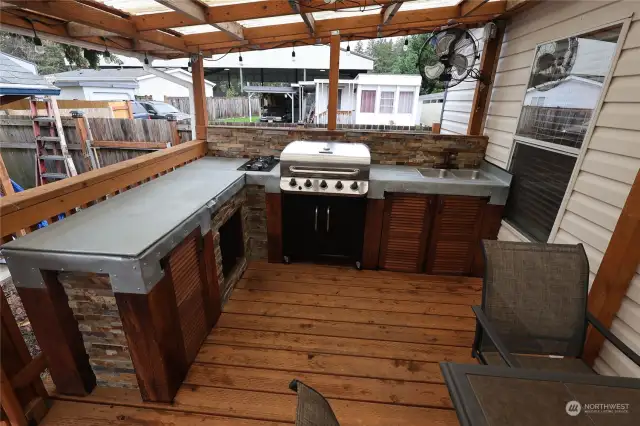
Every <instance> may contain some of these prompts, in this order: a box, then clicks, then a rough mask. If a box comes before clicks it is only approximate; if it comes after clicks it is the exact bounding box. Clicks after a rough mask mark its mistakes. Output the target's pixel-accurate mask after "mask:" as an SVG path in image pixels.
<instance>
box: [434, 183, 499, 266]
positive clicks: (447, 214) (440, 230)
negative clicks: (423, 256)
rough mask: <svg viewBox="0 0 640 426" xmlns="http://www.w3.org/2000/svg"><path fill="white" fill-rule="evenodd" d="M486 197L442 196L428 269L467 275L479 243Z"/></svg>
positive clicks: (435, 223)
mask: <svg viewBox="0 0 640 426" xmlns="http://www.w3.org/2000/svg"><path fill="white" fill-rule="evenodd" d="M486 204H487V199H486V198H480V197H465V196H453V195H441V196H439V197H438V201H437V212H436V214H435V219H434V221H433V229H432V231H431V242H430V244H429V251H428V254H427V268H426V272H427V273H428V274H433V275H468V274H470V273H471V268H472V264H473V257H474V254H475V252H476V247H477V244H478V243H479V237H480V229H481V227H482V212H483V209H484V206H485V205H486Z"/></svg>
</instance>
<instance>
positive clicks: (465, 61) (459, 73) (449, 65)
mask: <svg viewBox="0 0 640 426" xmlns="http://www.w3.org/2000/svg"><path fill="white" fill-rule="evenodd" d="M478 59H479V56H478V45H477V42H476V39H475V38H474V37H473V35H472V34H471V33H470V32H469V31H467V30H465V29H462V28H449V29H446V30H441V31H438V32H434V33H433V34H431V36H429V38H428V39H427V41H425V43H424V44H423V45H422V48H421V49H420V54H419V55H418V69H419V70H420V74H421V75H422V87H423V89H424V90H425V91H426V92H427V93H431V92H432V91H433V90H434V89H435V88H436V87H439V88H442V89H447V88H449V87H453V86H455V85H457V84H460V83H461V82H462V81H463V80H464V79H466V78H467V77H469V76H471V77H472V78H475V79H480V76H479V75H478V73H477V71H475V70H474V69H473V66H474V65H475V63H476V61H477V60H478Z"/></svg>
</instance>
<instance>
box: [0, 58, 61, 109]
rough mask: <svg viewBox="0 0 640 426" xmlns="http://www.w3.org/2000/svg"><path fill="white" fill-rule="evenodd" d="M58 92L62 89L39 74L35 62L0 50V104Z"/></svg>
mask: <svg viewBox="0 0 640 426" xmlns="http://www.w3.org/2000/svg"><path fill="white" fill-rule="evenodd" d="M58 94H60V89H59V88H57V87H55V86H53V85H51V84H50V83H49V82H47V81H46V80H45V79H44V78H43V77H41V76H39V75H38V73H37V69H36V66H35V64H33V63H31V62H28V61H25V60H22V59H19V58H16V57H14V56H11V55H7V54H5V53H1V52H0V98H1V99H0V104H6V103H8V102H13V101H16V100H20V99H22V98H25V97H27V96H32V95H38V96H44V95H53V96H56V95H58Z"/></svg>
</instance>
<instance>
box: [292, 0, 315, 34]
mask: <svg viewBox="0 0 640 426" xmlns="http://www.w3.org/2000/svg"><path fill="white" fill-rule="evenodd" d="M298 1H299V0H289V5H290V6H291V9H292V10H293V11H294V12H296V13H299V14H300V17H301V18H302V20H303V21H304V24H305V25H306V26H307V29H308V30H309V34H311V35H313V34H314V33H315V32H316V20H315V18H314V17H313V13H311V12H309V13H304V12H301V11H300V3H298Z"/></svg>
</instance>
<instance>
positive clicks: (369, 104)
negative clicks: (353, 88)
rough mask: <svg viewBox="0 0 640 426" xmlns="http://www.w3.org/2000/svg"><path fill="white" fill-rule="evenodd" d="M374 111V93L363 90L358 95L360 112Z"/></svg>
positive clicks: (373, 91)
mask: <svg viewBox="0 0 640 426" xmlns="http://www.w3.org/2000/svg"><path fill="white" fill-rule="evenodd" d="M375 111H376V91H375V90H363V91H362V94H361V95H360V112H375Z"/></svg>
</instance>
